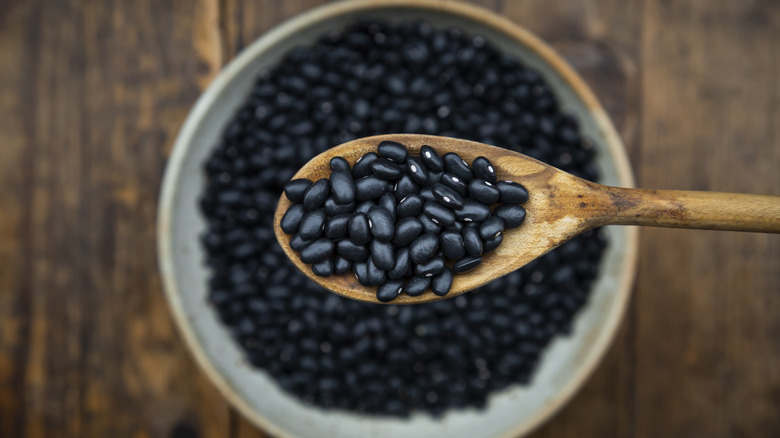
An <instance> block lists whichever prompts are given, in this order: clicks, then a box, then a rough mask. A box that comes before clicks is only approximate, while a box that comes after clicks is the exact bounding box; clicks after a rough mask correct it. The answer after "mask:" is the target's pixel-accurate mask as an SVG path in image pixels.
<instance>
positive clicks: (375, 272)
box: [368, 258, 387, 286]
mask: <svg viewBox="0 0 780 438" xmlns="http://www.w3.org/2000/svg"><path fill="white" fill-rule="evenodd" d="M385 280H387V274H385V271H383V270H381V269H379V267H378V266H377V265H376V264H375V263H374V261H373V260H371V259H370V258H369V259H368V281H369V282H370V283H371V286H379V285H380V284H382V283H384V282H385Z"/></svg>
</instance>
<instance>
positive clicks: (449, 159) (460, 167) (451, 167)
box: [442, 152, 474, 183]
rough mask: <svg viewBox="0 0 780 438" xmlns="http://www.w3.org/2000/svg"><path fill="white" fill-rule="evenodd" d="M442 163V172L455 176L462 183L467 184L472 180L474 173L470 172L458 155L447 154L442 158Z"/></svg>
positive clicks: (466, 164)
mask: <svg viewBox="0 0 780 438" xmlns="http://www.w3.org/2000/svg"><path fill="white" fill-rule="evenodd" d="M442 161H443V162H444V171H445V172H447V173H449V174H452V175H455V176H457V177H458V178H460V180H461V181H463V182H464V183H468V182H469V181H471V179H472V178H474V171H472V170H471V167H469V165H468V163H466V162H465V161H464V160H463V158H461V157H460V155H458V154H456V153H454V152H448V153H446V154H444V156H443V157H442Z"/></svg>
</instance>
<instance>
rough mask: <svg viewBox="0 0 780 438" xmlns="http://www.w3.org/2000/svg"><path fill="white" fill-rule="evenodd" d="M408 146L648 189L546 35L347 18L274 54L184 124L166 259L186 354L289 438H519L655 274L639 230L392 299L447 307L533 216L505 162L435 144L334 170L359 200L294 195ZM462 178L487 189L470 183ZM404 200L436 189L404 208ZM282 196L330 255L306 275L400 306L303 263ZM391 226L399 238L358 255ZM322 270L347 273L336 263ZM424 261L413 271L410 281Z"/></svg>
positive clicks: (436, 21)
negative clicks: (294, 249) (410, 138)
mask: <svg viewBox="0 0 780 438" xmlns="http://www.w3.org/2000/svg"><path fill="white" fill-rule="evenodd" d="M400 133H410V134H426V135H436V136H446V137H454V138H461V139H466V140H472V141H478V142H481V143H485V144H488V145H494V146H497V147H501V148H506V149H511V150H513V151H517V152H521V153H523V154H526V155H528V156H531V157H533V158H536V159H538V160H541V161H544V162H547V163H550V164H552V165H554V166H556V167H558V168H561V169H562V170H565V171H567V172H569V173H571V174H573V175H576V176H579V177H582V178H585V179H589V180H593V181H598V182H601V183H605V184H610V185H616V186H624V187H629V186H632V185H633V178H632V175H631V171H630V167H629V165H628V161H627V156H626V153H625V150H624V149H623V147H622V144H621V142H620V140H619V138H618V136H617V134H616V132H615V130H614V128H613V127H612V125H611V123H610V121H609V119H608V117H607V116H606V114H605V113H604V111H603V110H602V109H601V107H600V105H599V104H598V102H597V100H596V99H595V98H594V96H593V95H592V93H591V92H590V91H589V90H588V88H587V87H586V86H585V85H584V83H583V82H582V80H581V79H580V78H579V77H578V76H577V75H576V74H575V73H574V72H573V71H572V70H571V68H570V67H568V66H567V65H566V63H565V62H564V61H562V60H561V58H559V57H558V56H557V55H556V54H555V53H553V52H552V50H551V49H549V48H548V47H547V46H546V45H545V44H544V43H542V42H541V41H540V40H538V39H537V38H536V37H534V36H533V35H531V34H529V33H528V32H527V31H524V30H522V29H520V28H518V27H517V26H516V25H514V24H512V23H510V22H508V21H506V20H504V19H502V18H500V17H498V16H496V15H494V14H492V13H489V12H487V11H484V10H482V9H479V8H476V7H472V6H468V5H465V4H460V3H456V2H438V1H422V2H420V1H404V0H386V1H370V2H366V1H348V2H339V3H335V4H332V5H328V6H325V7H321V8H317V9H314V10H312V11H309V12H307V13H304V14H302V15H300V16H298V17H295V18H293V19H291V20H289V21H287V22H285V23H283V24H281V25H279V26H278V27H276V28H275V29H273V30H272V31H270V32H269V33H267V34H266V35H264V36H263V37H262V38H260V39H259V40H257V41H255V42H254V43H253V44H251V45H250V46H248V47H247V48H246V49H245V50H244V51H243V52H242V53H241V54H240V55H239V56H238V57H237V58H236V59H235V60H234V61H232V62H231V63H230V64H229V65H228V66H227V67H226V68H225V69H224V71H223V72H222V73H220V74H219V75H218V76H217V77H216V78H215V80H214V81H213V83H212V84H211V85H210V86H209V88H208V89H207V90H206V91H205V93H204V94H203V96H202V97H201V98H200V100H199V101H198V102H197V104H196V105H195V106H194V108H193V110H192V112H191V113H190V115H189V117H188V119H187V121H186V122H185V124H184V126H183V127H182V129H181V132H180V134H179V137H178V138H177V140H176V144H175V146H174V150H173V153H172V155H171V158H170V161H169V164H168V167H167V169H166V174H165V179H164V182H163V188H162V193H161V197H160V208H159V218H158V233H159V235H158V241H159V258H160V267H161V271H162V275H163V280H164V286H165V292H166V295H167V297H168V300H169V303H170V307H171V310H172V313H173V315H174V319H175V320H176V323H177V325H178V327H179V330H180V332H181V333H182V335H183V337H184V339H185V341H186V343H187V345H188V346H189V348H190V350H191V351H192V352H193V354H194V356H195V358H196V360H197V362H198V363H199V364H200V366H201V367H202V368H203V369H204V371H205V373H206V374H207V375H208V376H209V378H210V379H211V380H212V381H213V382H214V383H215V385H216V386H217V387H218V388H219V389H220V390H221V392H222V393H223V394H224V396H225V397H226V398H227V399H228V400H229V401H230V402H231V403H232V404H234V405H235V406H236V407H237V408H238V409H239V410H240V411H241V412H242V413H243V414H244V415H245V416H246V417H247V418H249V419H250V420H251V421H253V422H254V423H256V424H257V425H258V426H259V427H262V428H263V429H265V430H267V431H269V432H270V433H273V434H275V435H278V436H312V437H315V436H316V437H319V436H347V437H352V436H354V437H365V436H375V437H391V436H431V437H438V436H448V437H460V436H463V437H474V436H517V435H520V434H523V433H526V432H528V431H530V430H532V429H533V428H534V427H536V426H538V425H539V424H541V423H542V422H543V421H545V420H547V419H549V418H550V417H551V416H552V415H553V414H554V413H555V412H556V411H557V410H558V409H559V408H560V407H561V406H563V405H564V404H565V403H566V402H567V401H568V400H569V399H570V398H571V397H572V395H573V394H574V393H575V392H576V390H577V389H578V388H579V387H580V386H581V385H582V383H583V382H584V381H585V379H586V378H587V377H588V376H589V375H590V373H591V372H592V371H593V369H594V368H595V366H596V365H597V363H598V361H599V360H600V359H601V357H602V356H603V355H604V354H605V352H606V349H607V347H608V346H609V343H610V341H611V340H612V338H613V337H614V335H615V332H616V330H617V327H618V324H619V322H620V320H621V318H622V315H623V312H624V308H625V306H626V303H627V301H628V298H629V295H630V285H631V282H632V280H633V276H634V270H635V265H636V250H637V236H636V230H635V229H631V228H628V227H622V228H617V227H615V228H612V227H607V228H603V229H596V230H592V231H589V232H586V233H584V234H582V235H581V236H578V237H576V238H574V239H572V240H571V241H569V242H567V243H565V244H564V245H563V246H561V247H559V248H557V249H555V250H554V251H552V252H550V253H548V254H546V255H545V256H543V257H541V258H539V259H537V260H535V261H534V262H532V263H530V264H528V265H526V266H524V267H523V268H521V269H519V270H517V271H514V272H512V273H510V274H509V275H506V276H504V277H501V278H498V279H496V280H495V281H493V282H491V283H489V284H486V285H484V286H482V287H480V288H479V289H477V290H475V291H472V292H469V293H468V294H465V295H459V296H455V297H452V298H450V299H444V300H441V301H436V302H430V303H425V304H417V305H396V304H393V301H394V299H395V297H396V296H397V295H398V294H399V293H400V291H401V290H402V289H401V286H400V285H401V284H405V283H406V282H414V284H413V287H412V288H411V294H416V293H437V294H441V295H443V296H444V297H445V298H446V294H447V286H448V281H450V282H451V281H452V280H451V278H450V279H449V280H448V278H446V275H444V274H443V273H445V272H447V270H449V272H450V273H454V274H456V275H457V274H458V273H461V272H467V271H468V272H474V271H475V270H478V269H480V265H479V259H480V257H481V256H482V254H483V253H485V252H489V251H492V250H493V249H495V248H496V247H498V246H499V245H501V232H502V231H503V230H504V229H505V228H506V229H509V228H512V227H521V226H522V223H523V218H524V217H525V215H526V214H528V215H532V214H533V211H530V210H529V211H528V212H526V211H525V210H524V209H523V205H524V201H525V199H526V198H527V196H528V193H527V192H525V189H524V188H523V187H522V185H519V184H518V185H514V184H509V183H506V182H502V181H501V179H500V177H501V175H495V170H494V169H493V167H492V164H490V163H489V162H484V161H481V160H476V159H475V160H469V162H465V161H463V160H461V159H460V158H458V155H457V153H455V154H454V155H453V156H449V155H448V156H447V157H444V156H441V157H439V156H438V155H436V156H434V155H433V154H432V153H431V151H430V150H426V149H420V150H418V151H415V154H414V155H413V156H412V155H410V156H409V157H407V156H406V155H404V156H403V163H404V166H403V169H402V170H400V171H399V166H398V163H400V162H401V158H402V157H400V155H399V154H402V151H401V149H399V148H398V145H393V144H389V143H387V144H384V145H383V146H382V147H383V148H384V150H383V151H382V152H381V153H379V154H375V155H376V156H375V157H370V158H364V159H363V160H368V161H364V163H363V164H362V165H358V164H356V163H348V164H347V165H348V166H349V173H348V174H347V167H344V164H345V163H339V162H336V163H332V168H333V170H334V174H337V173H339V172H342V173H343V175H342V174H339V176H336V181H329V182H328V183H327V184H329V185H335V186H336V187H341V186H343V185H344V184H352V186H351V187H352V188H345V189H343V190H341V189H339V190H336V191H335V192H330V191H329V190H328V191H327V193H325V194H322V196H319V195H321V193H319V192H317V190H321V189H315V190H314V191H313V192H312V193H314V195H317V196H314V195H311V196H310V197H309V198H310V199H308V200H307V199H304V197H303V195H304V194H305V193H306V192H307V191H310V189H311V186H313V185H314V184H315V183H317V182H316V181H311V182H309V183H307V182H305V181H304V182H293V183H291V179H293V176H294V175H295V174H296V172H297V171H298V169H300V168H301V167H302V166H303V165H304V164H306V163H307V162H308V161H309V160H310V159H312V158H313V157H315V156H316V155H318V154H320V153H322V152H324V151H326V150H328V149H330V148H332V147H335V146H337V145H340V144H343V143H346V142H349V141H351V140H354V139H358V138H363V137H371V136H377V135H383V134H400ZM377 146H379V145H377ZM401 146H403V145H401ZM426 152H428V154H427V155H426ZM403 153H406V151H405V150H404V151H403ZM394 154H396V155H397V156H396V155H394ZM394 157H395V158H394ZM380 159H381V160H384V159H387V160H385V161H380ZM456 159H457V160H458V161H457V162H456V161H455V160H456ZM369 161H370V162H369ZM439 161H441V163H439ZM447 161H449V162H450V163H449V164H448V163H447ZM439 164H441V165H442V169H441V170H439V171H438V172H437V170H436V169H437V168H438V166H439ZM334 166H335V167H334ZM445 166H448V167H447V168H448V169H451V172H447V171H446V170H447V169H445ZM463 166H466V167H463ZM459 169H460V170H459ZM465 169H468V171H469V172H476V175H477V176H478V177H477V178H474V180H475V181H476V182H475V183H472V182H471V181H470V180H469V181H462V179H464V178H465V179H469V176H468V175H467V174H466V170H465ZM356 171H357V174H355V172H356ZM364 172H365V175H364V174H363V173H364ZM399 172H400V173H399ZM421 172H426V174H425V178H423V175H422V174H421ZM459 172H461V173H460V175H461V176H460V177H458V175H459ZM429 174H439V175H437V176H436V179H435V181H432V180H431V178H432V177H431V176H430V175H429ZM446 175H449V176H446ZM453 177H454V178H455V180H452V178H453ZM331 178H332V177H331ZM367 178H368V180H366V179H367ZM443 178H444V179H443ZM446 178H450V179H449V180H447V179H446ZM401 180H404V181H405V182H403V183H401ZM388 181H392V187H393V188H394V189H396V188H397V187H398V185H399V184H400V185H401V189H400V191H401V192H403V191H404V190H405V189H404V187H412V186H413V185H414V186H415V187H422V189H419V190H417V191H416V192H414V193H412V192H409V193H400V194H399V196H385V195H386V194H388V191H389V190H390V189H389V187H390V185H391V183H390V182H388ZM429 182H430V184H429ZM404 184H406V185H405V186H404ZM468 184H472V185H473V186H474V187H473V188H469V187H468ZM296 185H297V186H296ZM304 185H305V187H303V186H304ZM462 185H463V186H462ZM380 188H381V189H382V190H380ZM286 189H287V191H286ZM423 191H424V193H423ZM315 192H316V193H315ZM336 192H338V193H336ZM374 192H376V193H374ZM380 192H381V193H380ZM284 193H287V195H285V196H288V195H289V197H291V198H294V199H296V200H297V201H298V203H297V204H295V205H299V207H295V209H297V210H298V213H299V217H298V218H297V219H296V220H295V221H294V220H293V219H295V218H293V219H290V220H289V221H288V222H287V223H286V224H285V226H286V227H288V228H287V231H289V232H290V234H289V236H290V238H294V237H293V236H298V238H299V239H300V240H301V241H300V242H298V243H300V246H299V250H301V251H302V250H303V249H304V248H305V245H304V243H306V241H307V240H306V239H304V237H310V238H311V239H310V240H312V239H319V238H322V237H323V236H325V234H324V233H328V235H329V236H331V238H329V241H328V242H326V241H323V242H322V243H320V244H318V245H319V246H314V247H312V249H309V250H307V252H306V253H304V252H301V253H300V254H299V255H298V256H299V257H302V260H303V258H305V259H306V260H307V263H308V264H309V265H311V266H310V269H312V270H314V269H317V270H318V272H319V273H320V274H322V275H323V276H327V275H352V276H353V277H352V278H355V279H356V281H361V284H364V283H365V284H368V283H370V282H374V283H375V284H376V285H377V286H383V285H387V286H385V287H384V289H383V296H382V297H381V299H380V301H383V302H385V303H386V304H372V303H366V302H358V301H354V300H350V299H348V298H344V297H341V296H338V295H335V294H332V293H330V292H328V291H327V290H325V289H323V288H322V287H321V286H319V285H318V284H317V283H316V282H314V281H312V280H311V279H310V278H309V277H308V276H307V275H305V274H304V273H303V272H301V271H300V270H298V269H297V268H296V267H295V265H293V263H292V262H291V261H290V259H288V258H287V256H286V255H285V253H284V251H283V250H282V248H281V247H280V245H279V244H278V243H277V240H276V236H275V235H274V229H273V224H274V222H273V221H274V211H275V209H276V206H277V203H278V202H279V199H280V197H282V196H283V194H284ZM298 195H300V196H298ZM375 195H376V196H375ZM401 195H404V196H401ZM320 197H321V198H322V199H319V198H320ZM358 197H359V198H360V200H358V199H357V198H358ZM315 198H316V199H315ZM363 198H365V199H363ZM366 201H369V202H370V203H367V204H364V205H362V206H361V205H360V204H361V203H365V202H366ZM434 201H435V202H434ZM305 203H308V204H309V207H312V206H313V205H314V204H313V203H316V204H317V205H316V208H314V207H312V208H310V209H308V210H307V207H306V206H305V205H304V204H305ZM435 203H439V204H437V205H440V204H442V203H443V204H445V205H447V204H448V203H450V204H453V205H449V206H450V207H452V208H453V209H454V210H453V211H456V212H457V213H456V214H452V213H451V212H450V210H441V209H440V208H438V209H437V207H436V205H433V204H435ZM487 203H492V204H494V207H493V210H492V212H491V211H490V210H488V211H485V209H484V207H483V206H484V205H486V204H487ZM432 205H433V206H432ZM345 208H346V209H348V210H349V211H347V210H345ZM391 209H392V213H393V215H392V216H388V215H387V214H386V212H387V211H390V210H391ZM399 209H400V210H399ZM314 210H316V211H317V212H318V213H317V214H310V215H308V216H307V219H306V223H305V224H302V223H301V221H302V220H303V215H304V214H305V213H308V212H309V211H314ZM418 210H419V211H418ZM292 215H293V214H291V217H292ZM483 216H484V217H483ZM475 220H476V221H478V222H479V223H478V224H472V223H470V222H472V221H475ZM292 222H294V224H293V223H292ZM304 225H305V229H304V230H303V233H304V236H300V231H301V229H300V227H302V226H304ZM326 226H329V228H327V229H326ZM399 227H400V231H397V230H399ZM391 228H392V229H391ZM384 229H388V230H389V231H388V232H389V233H390V234H388V235H387V236H386V238H379V239H377V242H376V243H375V244H374V245H371V244H370V243H366V244H362V245H361V244H360V242H361V241H362V240H365V239H369V237H370V236H369V234H372V233H373V234H374V235H375V236H377V235H379V236H380V237H381V233H382V232H383V231H382V230H384ZM351 233H352V234H351ZM377 233H379V234H377ZM353 234H354V236H353ZM315 235H316V236H315ZM353 237H354V239H353ZM342 242H343V243H342ZM355 242H358V243H355ZM366 242H369V241H368V240H366ZM466 242H468V246H466ZM456 243H457V244H456ZM504 245H506V243H504ZM339 246H341V247H342V248H339ZM486 250H487V251H486ZM323 251H328V254H331V253H333V254H339V257H340V256H341V255H344V257H341V258H343V259H344V261H340V262H339V263H341V265H339V266H336V265H335V264H334V263H333V262H330V264H323V260H324V258H323V257H321V256H322V254H323ZM338 251H341V252H338ZM429 253H430V254H429ZM404 254H406V256H405V257H406V260H407V262H406V263H407V266H406V267H405V268H404V270H403V275H402V274H401V273H400V271H398V270H396V271H397V272H393V270H394V269H395V268H396V262H397V261H398V260H399V258H402V257H403V255H404ZM434 259H435V260H436V261H435V262H433V261H431V260H434ZM332 260H335V259H332ZM391 262H392V263H391ZM358 264H360V265H361V266H360V267H357V266H356V265H358ZM315 266H316V267H315ZM336 269H338V272H336ZM318 275H319V274H318ZM392 277H397V278H392ZM399 279H403V280H402V281H399ZM380 280H381V281H380ZM431 290H432V291H433V292H430V291H431ZM406 293H408V291H407V292H406ZM411 294H410V295H411Z"/></svg>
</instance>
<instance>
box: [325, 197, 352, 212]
mask: <svg viewBox="0 0 780 438" xmlns="http://www.w3.org/2000/svg"><path fill="white" fill-rule="evenodd" d="M354 210H355V203H354V202H352V203H349V204H339V203H337V202H336V200H335V199H333V198H332V197H331V198H328V199H327V200H326V201H325V214H326V215H328V216H338V215H340V214H343V213H351V212H352V211H354Z"/></svg>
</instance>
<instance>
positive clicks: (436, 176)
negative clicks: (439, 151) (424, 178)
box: [428, 172, 444, 186]
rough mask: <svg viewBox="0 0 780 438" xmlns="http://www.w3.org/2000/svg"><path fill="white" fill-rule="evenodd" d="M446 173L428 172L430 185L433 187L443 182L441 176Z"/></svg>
mask: <svg viewBox="0 0 780 438" xmlns="http://www.w3.org/2000/svg"><path fill="white" fill-rule="evenodd" d="M442 175H444V172H428V185H429V186H432V185H434V184H436V183H438V182H440V181H441V176H442Z"/></svg>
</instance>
